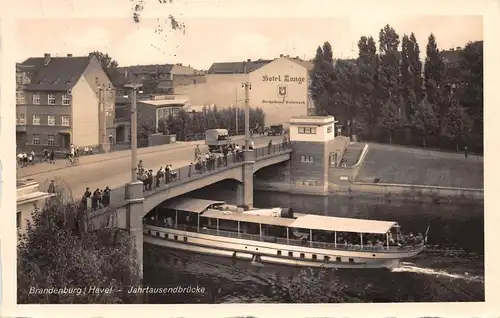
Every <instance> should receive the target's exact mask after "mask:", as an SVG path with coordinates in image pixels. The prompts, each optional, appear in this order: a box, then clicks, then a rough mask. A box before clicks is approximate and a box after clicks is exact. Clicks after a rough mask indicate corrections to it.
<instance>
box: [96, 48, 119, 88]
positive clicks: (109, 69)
mask: <svg viewBox="0 0 500 318" xmlns="http://www.w3.org/2000/svg"><path fill="white" fill-rule="evenodd" d="M89 56H94V57H95V58H96V59H97V61H98V62H99V64H101V67H102V69H103V70H104V72H105V73H106V75H107V76H108V78H109V80H110V81H111V80H112V79H114V78H115V77H116V68H117V67H118V62H117V61H115V60H114V59H113V58H112V57H111V56H109V55H108V53H102V52H99V51H94V52H91V53H89Z"/></svg>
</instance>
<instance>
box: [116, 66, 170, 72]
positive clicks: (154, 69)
mask: <svg viewBox="0 0 500 318" xmlns="http://www.w3.org/2000/svg"><path fill="white" fill-rule="evenodd" d="M173 67H174V65H173V64H148V65H132V66H122V67H117V68H116V70H117V71H118V72H119V73H120V74H125V72H129V73H134V74H157V73H170V72H172V68H173Z"/></svg>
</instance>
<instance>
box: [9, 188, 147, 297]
mask: <svg viewBox="0 0 500 318" xmlns="http://www.w3.org/2000/svg"><path fill="white" fill-rule="evenodd" d="M64 191H65V190H64V189H61V187H59V186H56V193H57V195H56V196H55V197H53V198H51V199H48V201H47V202H46V204H45V206H43V207H42V208H40V209H39V208H35V210H34V211H33V213H32V221H29V222H28V223H27V228H26V232H25V233H24V234H21V235H19V238H18V247H17V286H18V287H17V299H18V302H19V303H23V304H26V303H36V304H56V303H59V304H64V303H70V304H75V303H85V304H96V303H130V302H136V301H137V299H136V298H135V296H133V295H129V294H128V293H127V292H126V290H127V288H128V287H129V286H131V285H136V284H138V283H140V276H139V271H138V268H139V267H138V263H137V259H136V256H135V248H134V240H133V237H132V236H131V235H130V234H129V233H128V232H126V231H123V230H120V229H118V228H101V229H93V228H92V227H91V225H90V224H89V223H87V221H88V220H87V219H86V213H85V211H84V209H83V208H82V206H81V205H80V204H78V203H73V202H72V200H68V199H67V198H65V197H64V195H63V193H64ZM89 286H95V287H98V288H113V290H114V292H112V293H78V292H77V291H78V290H75V292H68V293H47V292H45V293H33V292H30V289H31V288H41V289H43V288H55V289H64V288H81V290H80V291H83V290H84V288H86V287H89ZM120 291H122V292H120Z"/></svg>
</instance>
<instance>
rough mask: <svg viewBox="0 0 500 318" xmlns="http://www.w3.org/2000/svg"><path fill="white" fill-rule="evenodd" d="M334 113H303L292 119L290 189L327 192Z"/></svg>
mask: <svg viewBox="0 0 500 318" xmlns="http://www.w3.org/2000/svg"><path fill="white" fill-rule="evenodd" d="M336 122H337V121H336V120H335V118H334V117H333V116H301V117H293V118H291V119H290V143H291V149H292V153H291V157H290V159H291V160H290V190H291V191H292V192H299V193H311V194H320V195H324V194H327V193H328V183H329V181H328V175H329V167H330V161H331V160H335V158H334V157H335V156H332V149H331V148H332V145H333V141H334V139H335V123H336Z"/></svg>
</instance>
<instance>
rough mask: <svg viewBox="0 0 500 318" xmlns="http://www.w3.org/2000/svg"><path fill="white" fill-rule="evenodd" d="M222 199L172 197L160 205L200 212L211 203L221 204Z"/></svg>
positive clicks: (172, 208)
mask: <svg viewBox="0 0 500 318" xmlns="http://www.w3.org/2000/svg"><path fill="white" fill-rule="evenodd" d="M223 203H225V202H224V201H214V200H204V199H193V198H174V199H172V200H169V201H168V202H166V203H163V204H162V205H161V206H162V207H164V208H167V209H171V210H178V211H185V212H193V213H201V212H203V211H205V210H206V209H207V208H208V207H210V206H211V205H213V204H223Z"/></svg>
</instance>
